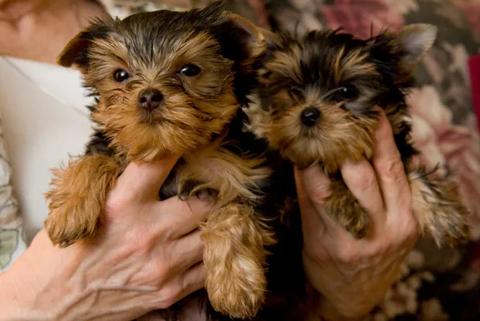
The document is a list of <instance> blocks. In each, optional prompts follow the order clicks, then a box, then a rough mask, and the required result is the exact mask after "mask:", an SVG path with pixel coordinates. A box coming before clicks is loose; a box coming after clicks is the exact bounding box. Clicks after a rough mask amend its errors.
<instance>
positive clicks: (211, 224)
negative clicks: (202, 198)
mask: <svg viewBox="0 0 480 321" xmlns="http://www.w3.org/2000/svg"><path fill="white" fill-rule="evenodd" d="M202 240H203V242H204V244H205V250H204V255H203V263H204V264H205V267H206V271H207V278H206V282H205V287H206V289H207V292H208V296H209V299H210V302H211V304H212V306H213V308H214V309H215V310H217V311H219V312H222V313H226V314H228V315H230V316H232V317H237V318H251V317H253V316H255V315H256V313H257V312H258V310H259V308H260V307H261V305H262V304H263V302H264V300H265V289H266V282H267V281H266V278H265V270H264V266H265V260H266V253H265V250H264V247H265V246H267V245H271V244H273V243H274V238H273V235H272V234H271V232H269V230H268V229H267V228H266V227H265V226H264V225H263V224H262V223H261V222H259V221H258V218H257V217H256V216H255V213H254V211H253V208H251V207H248V206H245V205H241V204H235V203H231V204H228V205H226V206H225V207H222V208H220V209H218V210H217V211H215V212H213V213H212V214H211V216H210V217H209V219H208V220H207V222H206V223H205V224H204V225H203V226H202Z"/></svg>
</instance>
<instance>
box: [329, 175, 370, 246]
mask: <svg viewBox="0 0 480 321" xmlns="http://www.w3.org/2000/svg"><path fill="white" fill-rule="evenodd" d="M331 189H332V190H331V196H330V197H329V198H328V199H327V202H326V206H325V211H326V212H327V214H328V215H329V216H330V217H332V218H333V219H334V220H335V221H336V222H337V223H338V224H340V225H341V226H342V227H343V228H345V229H346V230H347V231H348V232H349V233H350V234H352V236H353V237H355V238H356V239H361V238H364V237H365V236H366V235H367V234H368V232H369V227H370V216H369V215H368V212H367V211H366V210H365V209H364V208H363V207H362V206H361V205H360V203H358V201H357V199H356V198H355V196H353V194H352V193H351V192H350V190H349V189H348V188H347V186H346V185H345V184H344V183H343V182H342V181H339V180H335V181H332V184H331Z"/></svg>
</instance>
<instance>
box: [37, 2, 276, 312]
mask: <svg viewBox="0 0 480 321" xmlns="http://www.w3.org/2000/svg"><path fill="white" fill-rule="evenodd" d="M262 48H264V41H263V38H262V34H261V33H260V32H258V30H257V29H256V28H255V26H254V25H253V24H251V23H250V22H248V21H247V20H245V19H243V18H241V17H239V16H237V15H234V14H232V13H229V12H225V11H224V10H223V9H222V6H221V4H219V3H214V4H212V5H210V6H208V7H206V8H204V9H202V10H199V9H195V10H191V11H188V12H181V13H180V12H172V11H157V12H151V13H140V14H136V15H133V16H130V17H128V18H126V19H124V20H113V19H111V20H105V21H97V22H95V23H93V24H92V25H91V26H90V27H89V28H88V29H86V30H85V31H83V32H81V33H80V34H78V35H77V36H76V37H75V38H74V39H73V40H71V42H70V43H69V44H68V45H67V47H66V48H65V49H64V51H63V53H62V54H61V56H60V58H59V63H60V64H61V65H63V66H67V67H69V66H76V67H78V68H79V69H80V70H81V72H82V74H83V77H84V81H85V85H86V87H87V88H89V89H90V90H91V92H92V95H94V96H95V97H96V103H95V105H94V106H92V107H91V108H90V109H91V119H92V121H93V122H94V124H95V134H94V135H93V137H92V139H91V141H90V143H89V144H88V146H87V152H86V154H85V155H83V156H80V157H78V158H75V159H73V160H71V161H70V163H69V164H68V166H66V167H65V168H62V169H58V170H56V171H55V177H54V179H53V181H52V188H51V190H50V191H49V192H48V194H47V199H48V202H49V209H50V212H49V215H48V218H47V220H46V222H45V227H46V230H47V232H48V234H49V236H50V238H51V240H52V241H53V242H54V243H55V244H58V245H60V246H62V247H65V246H68V245H70V244H72V243H74V242H76V241H79V240H84V239H90V238H92V237H94V236H95V235H96V233H97V231H98V227H99V225H100V224H101V223H102V214H103V211H104V205H105V199H106V196H107V192H108V191H109V189H110V188H111V187H112V186H113V185H114V184H115V181H116V179H117V177H118V176H119V174H120V173H121V172H122V171H123V169H124V168H125V166H126V164H127V163H129V162H132V161H136V162H148V161H152V160H155V159H158V158H162V157H165V156H166V155H182V157H181V159H180V161H179V162H178V163H177V165H176V167H175V168H174V170H173V172H172V174H171V176H170V178H169V179H168V180H167V183H166V184H165V185H164V186H163V187H162V190H161V191H160V197H161V198H166V197H170V196H173V195H180V197H184V198H187V197H189V196H192V195H199V194H201V195H203V196H205V195H207V196H208V197H212V198H213V199H214V202H215V206H214V210H213V212H212V213H211V214H210V216H209V218H208V220H207V221H206V222H205V223H204V225H203V226H202V227H201V229H202V240H203V242H204V248H205V250H204V258H203V262H204V264H205V268H206V273H207V276H206V290H207V292H208V296H209V300H210V303H211V304H212V306H213V308H214V309H215V310H216V311H219V312H221V313H222V314H226V315H228V316H231V317H238V318H249V317H253V316H254V315H255V314H256V313H257V311H258V310H259V308H260V307H261V305H262V303H263V302H264V296H265V289H266V277H265V271H264V268H265V260H266V250H265V247H266V246H268V245H270V244H272V243H274V240H273V234H272V232H271V231H270V229H269V228H267V226H266V224H265V222H264V220H263V219H262V217H261V215H260V214H259V213H258V212H257V211H256V204H257V203H258V202H259V200H260V199H261V197H262V195H261V186H262V184H264V183H265V181H266V180H267V179H268V177H269V175H270V172H271V171H270V169H269V168H268V167H267V166H265V165H264V163H265V161H264V159H263V158H262V157H260V156H259V155H260V153H259V152H257V151H255V150H254V149H253V146H254V144H249V143H248V139H249V138H248V137H252V139H253V135H250V136H248V135H247V134H246V133H242V126H241V124H242V121H241V120H240V116H239V115H240V114H241V109H240V108H239V106H240V104H242V103H244V100H245V97H246V95H247V94H248V92H249V88H248V86H249V84H250V83H251V82H250V81H249V80H250V78H252V77H254V73H253V72H252V71H251V68H250V64H251V62H252V61H254V58H255V57H256V56H258V55H259V54H260V52H261V51H262ZM252 79H253V78H252ZM252 81H253V80H252ZM227 125H228V126H227ZM242 140H246V142H245V141H242ZM240 142H241V143H242V144H240Z"/></svg>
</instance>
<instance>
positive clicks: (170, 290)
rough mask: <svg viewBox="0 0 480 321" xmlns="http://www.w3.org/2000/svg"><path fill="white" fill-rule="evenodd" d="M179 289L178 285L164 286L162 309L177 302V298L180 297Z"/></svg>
mask: <svg viewBox="0 0 480 321" xmlns="http://www.w3.org/2000/svg"><path fill="white" fill-rule="evenodd" d="M180 293H181V289H180V287H179V286H176V285H170V286H167V287H165V288H164V289H163V290H162V294H163V295H162V303H161V305H162V307H161V308H163V309H167V308H169V307H171V306H172V305H174V304H175V303H177V301H178V298H179V297H180Z"/></svg>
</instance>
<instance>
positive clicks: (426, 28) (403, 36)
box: [398, 23, 437, 65]
mask: <svg viewBox="0 0 480 321" xmlns="http://www.w3.org/2000/svg"><path fill="white" fill-rule="evenodd" d="M436 37H437V27H435V26H433V25H429V24H425V23H417V24H411V25H408V26H406V27H405V28H403V30H402V31H401V32H400V33H399V34H398V40H399V43H400V46H401V47H402V49H403V50H404V52H405V56H404V57H403V60H404V62H405V63H406V64H410V65H415V64H417V63H418V62H420V59H422V57H423V56H424V55H425V53H426V52H427V51H428V50H429V49H430V48H431V47H432V46H433V43H434V42H435V38H436Z"/></svg>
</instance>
